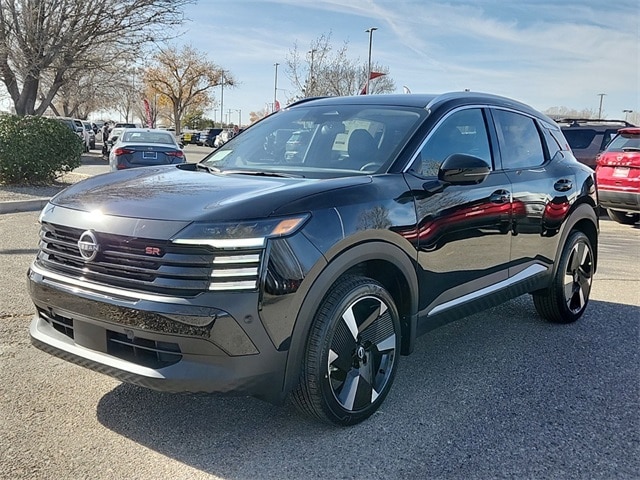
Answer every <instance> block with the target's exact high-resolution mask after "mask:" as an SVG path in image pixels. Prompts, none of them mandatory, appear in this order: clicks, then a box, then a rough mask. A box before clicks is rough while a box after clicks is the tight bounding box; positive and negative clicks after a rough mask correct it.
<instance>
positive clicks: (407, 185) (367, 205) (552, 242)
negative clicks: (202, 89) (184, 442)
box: [28, 92, 599, 425]
mask: <svg viewBox="0 0 640 480" xmlns="http://www.w3.org/2000/svg"><path fill="white" fill-rule="evenodd" d="M301 132H304V134H302V133H301ZM294 135H295V136H296V138H295V139H292V138H291V137H292V136H294ZM294 140H295V142H294ZM294 143H295V155H291V152H292V151H293V150H292V149H291V148H292V147H291V145H293V144H294ZM40 221H41V223H42V228H41V233H40V245H39V251H38V253H37V256H36V258H35V260H34V261H33V263H32V265H31V266H30V268H29V271H28V285H29V289H30V293H31V297H32V299H33V302H34V304H35V307H36V310H37V313H36V315H35V317H34V319H33V321H32V323H31V327H30V334H31V339H32V342H33V344H34V345H35V346H36V347H38V348H40V349H42V350H44V351H46V352H49V353H51V354H53V355H56V356H58V357H61V358H64V359H66V360H69V361H71V362H74V363H76V364H79V365H82V366H84V367H88V368H90V369H93V370H96V371H98V372H101V373H105V374H108V375H111V376H113V377H115V378H117V379H120V380H122V381H125V382H131V383H134V384H137V385H142V386H144V387H149V388H152V389H157V390H162V391H169V392H225V393H231V392H233V393H236V394H238V393H239V394H246V395H253V396H256V397H259V398H262V399H265V400H268V401H270V402H274V403H279V402H282V401H283V400H285V399H286V398H287V397H290V398H292V400H293V402H294V403H295V404H296V405H297V406H298V407H299V408H300V409H301V410H302V411H303V412H306V413H308V414H309V415H311V416H313V417H315V418H318V419H321V420H324V421H328V422H333V423H336V424H340V425H349V424H354V423H357V422H360V421H362V420H364V419H366V418H367V417H369V416H370V415H371V414H373V413H374V412H375V411H376V410H377V409H378V408H379V407H380V405H381V404H382V402H383V401H384V399H385V397H386V396H387V394H388V393H389V390H390V389H391V386H392V383H393V380H394V376H395V374H396V372H397V370H398V368H399V366H400V364H401V355H409V354H410V353H411V352H412V350H413V349H414V348H415V344H416V338H417V337H418V336H419V335H421V334H423V333H425V332H427V331H429V330H430V329H433V328H435V327H437V326H439V325H442V324H444V323H446V322H449V321H452V320H455V319H458V318H460V317H462V316H465V315H468V314H472V313H475V312H479V311H480V310H482V309H485V308H488V307H490V306H493V305H496V304H498V303H501V302H504V301H506V300H508V299H510V298H513V297H516V296H519V295H522V294H527V293H528V294H531V295H532V296H533V303H534V305H535V308H536V310H537V311H538V313H539V314H540V316H541V317H543V318H545V319H547V320H549V321H551V322H556V323H569V322H573V321H575V320H577V319H578V318H580V316H581V315H583V313H584V311H585V309H586V308H587V304H588V301H589V293H590V290H591V284H592V279H593V276H594V273H595V271H596V264H597V247H598V231H599V229H598V217H597V203H596V185H595V182H594V173H593V171H592V170H591V169H590V168H588V167H586V166H584V165H582V164H580V163H579V162H577V161H576V159H575V158H574V157H573V155H572V153H571V150H570V148H569V146H568V145H567V141H566V140H565V138H564V136H563V134H562V132H561V130H560V128H559V127H558V125H557V124H555V123H554V122H553V121H552V120H551V119H550V118H548V117H546V116H545V115H543V114H541V113H539V112H537V111H536V110H534V109H532V108H530V107H528V106H526V105H523V104H522V103H519V102H517V101H514V100H511V99H507V98H503V97H499V96H493V95H488V94H479V93H473V92H455V93H447V94H442V95H413V94H406V95H362V96H354V97H335V98H316V99H306V100H302V101H300V102H297V103H295V104H293V105H290V106H289V107H287V108H285V109H283V110H281V111H279V112H276V113H274V114H272V115H270V116H268V117H267V118H265V119H263V120H262V121H260V122H258V123H256V124H254V125H253V126H251V127H250V128H248V129H247V130H246V131H245V132H243V133H242V135H238V136H236V137H234V138H233V139H231V140H230V141H229V142H227V143H225V144H224V145H223V146H222V147H221V148H219V149H217V150H214V151H213V152H211V154H210V155H209V156H208V157H207V158H205V159H204V160H203V161H202V162H200V163H197V164H188V163H187V164H179V165H163V166H149V167H140V168H135V169H130V170H123V171H119V172H114V173H109V174H105V175H100V176H96V177H93V178H89V179H87V180H85V181H83V182H80V183H78V184H75V185H73V186H71V187H69V188H68V189H66V190H65V191H63V192H61V193H60V194H58V195H57V196H55V197H54V198H52V199H51V201H50V202H49V204H48V205H46V207H45V208H44V209H43V211H42V214H41V216H40Z"/></svg>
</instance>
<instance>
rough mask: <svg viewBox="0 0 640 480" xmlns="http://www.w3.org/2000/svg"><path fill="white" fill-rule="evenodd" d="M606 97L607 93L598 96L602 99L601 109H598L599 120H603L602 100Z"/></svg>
mask: <svg viewBox="0 0 640 480" xmlns="http://www.w3.org/2000/svg"><path fill="white" fill-rule="evenodd" d="M605 95H606V93H599V94H598V96H599V97H600V108H598V118H602V99H603V98H604V96H605Z"/></svg>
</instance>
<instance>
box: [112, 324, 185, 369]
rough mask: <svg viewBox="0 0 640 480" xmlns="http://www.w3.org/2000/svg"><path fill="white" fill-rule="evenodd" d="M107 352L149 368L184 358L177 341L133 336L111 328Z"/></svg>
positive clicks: (171, 363)
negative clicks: (160, 340)
mask: <svg viewBox="0 0 640 480" xmlns="http://www.w3.org/2000/svg"><path fill="white" fill-rule="evenodd" d="M107 353H108V354H109V355H113V356H114V357H118V358H121V359H123V360H126V361H129V362H132V363H136V364H138V365H142V366H144V367H149V368H163V367H168V366H169V365H173V364H175V363H178V362H179V361H180V360H181V359H182V354H181V352H180V346H179V345H178V344H177V343H170V342H157V341H154V340H149V339H147V338H138V337H133V338H131V337H128V336H127V335H124V334H122V333H117V332H112V331H110V330H107Z"/></svg>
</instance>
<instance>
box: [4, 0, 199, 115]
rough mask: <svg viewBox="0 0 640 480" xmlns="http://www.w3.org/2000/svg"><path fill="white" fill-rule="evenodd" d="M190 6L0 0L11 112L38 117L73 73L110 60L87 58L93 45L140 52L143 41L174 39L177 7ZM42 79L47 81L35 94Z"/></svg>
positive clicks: (179, 2) (164, 0) (180, 1)
mask: <svg viewBox="0 0 640 480" xmlns="http://www.w3.org/2000/svg"><path fill="white" fill-rule="evenodd" d="M191 3H194V0H111V1H109V2H93V1H87V0H0V79H1V80H2V82H3V83H4V84H5V86H6V88H7V91H8V93H9V95H10V97H11V100H12V101H13V104H14V107H15V111H16V113H17V114H18V115H28V114H37V115H40V114H42V113H43V112H45V111H46V109H47V108H48V107H49V105H50V104H51V102H52V100H53V99H54V97H55V95H56V94H57V93H58V91H59V90H60V88H61V87H62V86H63V85H64V84H65V82H67V81H69V79H70V78H71V77H72V76H73V73H72V72H74V71H77V70H78V69H80V68H82V69H84V70H91V69H96V68H98V69H99V68H102V65H104V64H105V63H108V62H109V61H110V60H112V57H109V56H106V57H105V56H103V57H95V56H92V55H95V51H96V46H97V45H105V46H106V45H113V46H118V47H119V50H123V49H126V50H138V51H139V50H140V48H141V47H142V46H143V45H144V44H146V43H147V42H150V41H162V40H163V39H168V38H171V37H174V36H175V31H174V30H173V29H172V28H171V27H175V26H177V25H180V24H181V23H182V22H183V13H182V9H183V7H184V6H185V5H188V4H191ZM104 51H105V52H109V49H105V50H104ZM113 51H114V52H115V50H113ZM44 77H48V78H49V79H50V81H49V82H48V84H47V88H46V90H44V89H43V90H42V91H41V92H40V90H41V87H42V86H43V84H42V80H43V78H44ZM39 92H40V93H39ZM39 95H40V96H39ZM36 104H37V105H36Z"/></svg>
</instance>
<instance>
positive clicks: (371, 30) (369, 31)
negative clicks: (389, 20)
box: [365, 27, 378, 95]
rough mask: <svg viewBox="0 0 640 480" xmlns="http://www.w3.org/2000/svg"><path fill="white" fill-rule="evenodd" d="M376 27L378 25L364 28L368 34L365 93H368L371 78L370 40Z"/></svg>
mask: <svg viewBox="0 0 640 480" xmlns="http://www.w3.org/2000/svg"><path fill="white" fill-rule="evenodd" d="M377 29H378V27H369V28H367V29H366V30H365V32H367V33H368V34H369V63H368V64H367V86H366V87H365V88H366V89H367V90H366V92H365V93H366V94H367V95H369V79H370V78H371V42H372V40H373V32H374V31H376V30H377Z"/></svg>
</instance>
